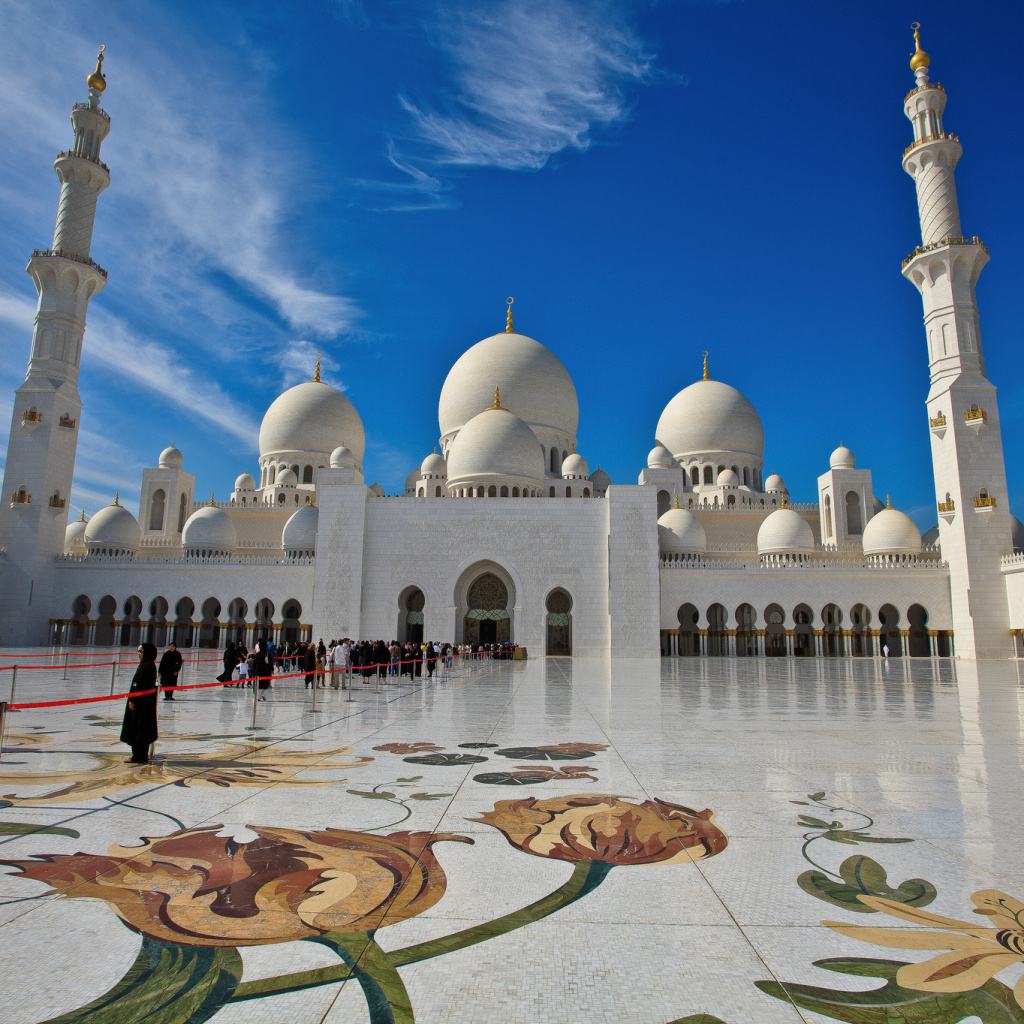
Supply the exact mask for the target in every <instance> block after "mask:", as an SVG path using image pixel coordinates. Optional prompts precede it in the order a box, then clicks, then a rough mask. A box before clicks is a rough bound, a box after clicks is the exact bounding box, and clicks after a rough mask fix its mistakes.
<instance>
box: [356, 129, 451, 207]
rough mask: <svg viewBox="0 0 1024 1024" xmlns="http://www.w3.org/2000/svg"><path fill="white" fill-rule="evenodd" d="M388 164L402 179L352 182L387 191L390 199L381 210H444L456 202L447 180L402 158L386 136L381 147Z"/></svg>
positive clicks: (379, 190)
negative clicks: (385, 142)
mask: <svg viewBox="0 0 1024 1024" xmlns="http://www.w3.org/2000/svg"><path fill="white" fill-rule="evenodd" d="M385 155H386V156H387V159H388V163H390V164H391V166H392V167H394V168H395V169H396V170H399V171H401V172H402V174H404V175H406V176H407V178H408V180H406V181H375V180H368V179H360V180H358V181H356V182H354V184H355V186H356V187H357V188H362V189H367V190H370V191H375V192H382V193H385V194H390V195H391V196H392V199H391V200H390V201H389V202H387V203H385V204H384V205H383V206H381V207H378V209H381V210H447V209H451V208H452V207H454V206H457V205H458V203H457V202H456V200H455V199H454V198H453V197H452V196H451V195H448V194H447V193H449V192H450V190H451V187H452V186H451V184H450V183H449V182H445V181H442V180H441V179H440V178H436V177H434V175H432V174H427V172H426V171H424V170H421V169H420V168H419V167H416V166H414V165H413V164H411V163H409V162H408V161H407V160H405V159H403V158H402V156H401V155H400V154H399V152H398V148H397V146H396V145H395V141H394V139H388V143H387V148H386V150H385Z"/></svg>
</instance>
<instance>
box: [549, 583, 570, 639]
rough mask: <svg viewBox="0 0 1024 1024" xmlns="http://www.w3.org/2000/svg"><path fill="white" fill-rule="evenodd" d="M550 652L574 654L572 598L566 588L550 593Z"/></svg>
mask: <svg viewBox="0 0 1024 1024" xmlns="http://www.w3.org/2000/svg"><path fill="white" fill-rule="evenodd" d="M547 608H548V617H547V627H548V640H547V648H548V654H572V615H571V611H572V598H571V597H570V596H569V595H568V594H567V593H566V592H565V591H564V590H553V591H552V592H551V593H550V594H548V601H547Z"/></svg>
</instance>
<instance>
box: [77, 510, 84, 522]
mask: <svg viewBox="0 0 1024 1024" xmlns="http://www.w3.org/2000/svg"><path fill="white" fill-rule="evenodd" d="M78 521H79V522H80V523H84V522H85V509H84V508H83V509H82V515H81V518H80V519H79V520H78Z"/></svg>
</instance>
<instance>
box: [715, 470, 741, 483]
mask: <svg viewBox="0 0 1024 1024" xmlns="http://www.w3.org/2000/svg"><path fill="white" fill-rule="evenodd" d="M739 485H740V478H739V477H738V476H737V475H736V474H735V473H734V472H733V471H732V470H731V469H723V470H722V472H721V473H719V474H718V486H719V487H739Z"/></svg>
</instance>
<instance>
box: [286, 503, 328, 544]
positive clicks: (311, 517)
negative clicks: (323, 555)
mask: <svg viewBox="0 0 1024 1024" xmlns="http://www.w3.org/2000/svg"><path fill="white" fill-rule="evenodd" d="M319 522H320V510H319V509H318V508H317V507H316V505H306V506H305V507H303V508H300V509H299V510H298V512H296V513H294V514H293V515H292V516H291V517H290V518H289V519H288V522H287V523H285V524H284V532H283V533H282V534H281V547H282V548H284V550H285V551H287V552H288V553H289V554H302V553H305V552H309V553H310V554H312V553H313V552H314V551H315V550H316V532H317V527H318V524H319Z"/></svg>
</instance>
